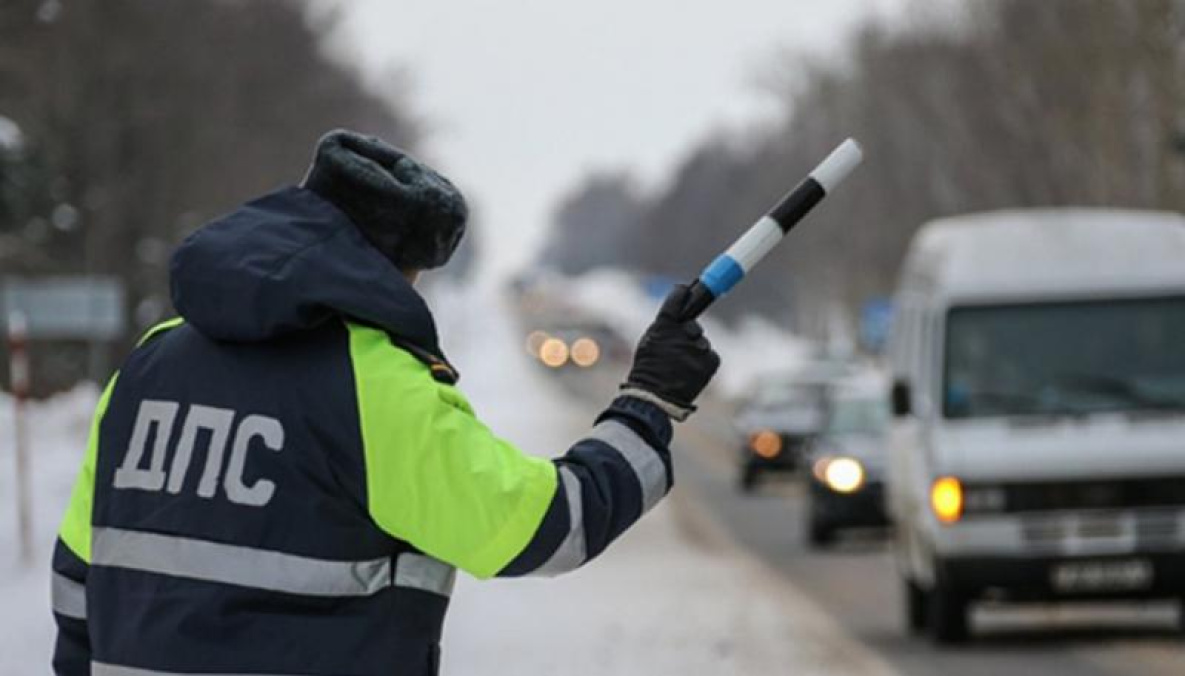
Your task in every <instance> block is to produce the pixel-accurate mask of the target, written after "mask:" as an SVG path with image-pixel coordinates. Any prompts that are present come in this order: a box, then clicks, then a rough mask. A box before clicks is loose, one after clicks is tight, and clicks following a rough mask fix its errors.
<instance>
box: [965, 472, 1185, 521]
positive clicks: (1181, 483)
mask: <svg viewBox="0 0 1185 676" xmlns="http://www.w3.org/2000/svg"><path fill="white" fill-rule="evenodd" d="M973 487H976V484H974V483H972V484H970V485H968V486H967V491H968V492H970V491H971V490H972V488H973ZM983 487H984V488H999V489H1002V490H1003V492H1004V501H1003V505H1001V506H1000V507H1001V509H996V510H992V511H995V512H999V511H1004V512H1011V513H1015V512H1048V511H1056V510H1079V509H1132V508H1148V507H1183V506H1185V478H1182V477H1169V478H1141V479H1109V480H1105V481H1073V482H1065V481H1059V482H1039V483H1007V484H1003V485H1000V484H995V485H994V486H989V485H984V486H983Z"/></svg>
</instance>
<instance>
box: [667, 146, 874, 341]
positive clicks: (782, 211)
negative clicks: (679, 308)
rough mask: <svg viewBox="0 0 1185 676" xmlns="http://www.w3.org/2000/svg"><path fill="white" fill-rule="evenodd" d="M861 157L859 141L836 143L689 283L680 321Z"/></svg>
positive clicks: (732, 280) (754, 259)
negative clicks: (687, 295) (798, 181)
mask: <svg viewBox="0 0 1185 676" xmlns="http://www.w3.org/2000/svg"><path fill="white" fill-rule="evenodd" d="M863 159H864V152H863V151H862V150H860V144H858V143H856V141H854V140H852V139H848V140H846V141H844V142H843V143H841V144H839V147H837V148H836V149H835V150H833V151H831V154H830V155H828V156H827V159H825V160H823V161H822V162H820V163H819V166H817V167H815V169H814V171H812V172H811V173H809V174H807V177H806V178H805V179H803V180H802V183H799V184H798V186H797V187H796V188H794V189H793V190H791V191H790V192H789V193H788V194H787V195H786V196H785V197H783V198H782V199H781V201H779V202H778V204H777V206H775V207H774V208H773V209H771V210H770V211H769V213H767V214H766V215H764V216H762V217H761V219H760V220H758V221H757V222H756V223H754V224H753V227H751V228H749V230H748V232H746V233H745V234H743V235H741V237H740V239H738V240H737V241H735V242H733V244H732V246H730V247H728V250H727V251H725V252H724V253H722V254H720V255H719V256H717V257H716V260H714V261H712V263H711V264H710V265H708V267H706V268H704V271H703V272H701V273H700V276H699V279H697V280H695V281H694V282H692V284H691V288H690V289H689V292H690V298H689V300H688V302H687V304H686V305H685V306H684V307H683V313H682V314H681V316H680V317H679V319H680V321H690V320H692V319H695V318H697V317H699V316H700V315H701V314H703V312H704V310H707V309H708V307H709V306H711V305H712V303H714V302H715V301H716V300H717V299H718V298H720V297H721V296H723V295H724V294H726V293H728V292H729V291H731V290H732V288H733V287H734V286H736V285H737V284H738V283H740V281H741V280H742V279H744V278H745V275H746V274H748V273H749V272H751V271H752V270H753V268H755V267H757V264H758V263H760V262H761V259H762V258H765V256H766V254H768V253H769V252H770V251H772V250H773V248H774V247H775V246H777V244H778V242H780V241H782V238H783V237H785V236H786V233H788V232H790V229H791V228H793V227H794V226H796V225H798V222H799V221H801V220H802V219H803V217H805V216H806V215H807V214H809V213H810V212H811V209H813V208H815V205H816V204H818V203H819V202H821V201H823V198H824V197H826V196H827V195H830V194H831V193H832V191H834V190H835V188H836V187H837V186H839V184H840V183H842V182H843V180H844V179H845V178H847V177H848V174H850V173H852V170H853V169H855V168H856V166H857V165H859V164H860V162H861V161H862V160H863Z"/></svg>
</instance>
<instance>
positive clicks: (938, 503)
mask: <svg viewBox="0 0 1185 676" xmlns="http://www.w3.org/2000/svg"><path fill="white" fill-rule="evenodd" d="M930 509H932V510H933V511H934V516H936V517H938V520H939V521H941V522H942V523H954V522H956V521H958V520H959V519H960V518H961V517H962V516H963V484H962V483H961V482H960V481H959V480H958V479H956V478H955V477H953V476H944V477H940V478H938V479H935V480H934V483H932V484H930Z"/></svg>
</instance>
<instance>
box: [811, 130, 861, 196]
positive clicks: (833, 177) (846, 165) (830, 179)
mask: <svg viewBox="0 0 1185 676" xmlns="http://www.w3.org/2000/svg"><path fill="white" fill-rule="evenodd" d="M863 160H864V151H863V150H861V149H860V144H859V143H856V141H855V140H854V139H848V140H846V141H844V142H843V143H841V144H839V147H838V148H836V149H835V150H832V151H831V154H830V155H828V156H827V159H825V160H823V161H822V162H820V163H819V166H817V167H815V170H814V171H812V172H811V173H810V176H811V178H813V179H815V182H816V183H818V184H819V185H821V186H823V191H824V192H826V193H828V194H830V193H831V191H832V190H834V189H835V188H836V186H838V185H839V184H840V183H843V180H844V179H845V178H847V177H848V174H850V173H852V170H853V169H855V168H856V167H857V166H858V165H859V164H860V162H862V161H863Z"/></svg>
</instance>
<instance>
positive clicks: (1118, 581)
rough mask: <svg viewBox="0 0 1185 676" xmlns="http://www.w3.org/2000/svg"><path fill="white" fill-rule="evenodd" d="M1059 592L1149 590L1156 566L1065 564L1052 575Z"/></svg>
mask: <svg viewBox="0 0 1185 676" xmlns="http://www.w3.org/2000/svg"><path fill="white" fill-rule="evenodd" d="M1050 578H1051V581H1052V583H1053V588H1054V589H1056V590H1057V591H1059V592H1095V591H1098V592H1103V591H1132V590H1138V589H1147V588H1148V587H1150V586H1151V585H1152V563H1151V562H1150V561H1145V560H1144V559H1130V560H1125V561H1080V562H1074V563H1061V564H1057V565H1055V566H1053V570H1052V571H1051V572H1050Z"/></svg>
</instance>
